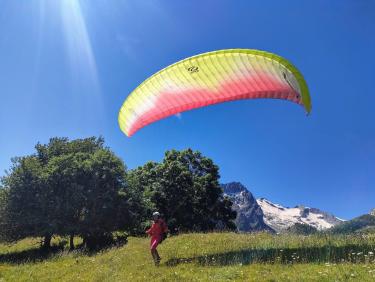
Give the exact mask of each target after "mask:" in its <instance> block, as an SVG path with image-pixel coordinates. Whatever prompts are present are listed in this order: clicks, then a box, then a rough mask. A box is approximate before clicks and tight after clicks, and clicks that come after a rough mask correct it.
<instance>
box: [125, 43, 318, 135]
mask: <svg viewBox="0 0 375 282" xmlns="http://www.w3.org/2000/svg"><path fill="white" fill-rule="evenodd" d="M258 98H271V99H283V100H288V101H291V102H294V103H296V104H299V105H301V106H303V107H304V108H305V110H306V112H307V113H310V111H311V102H310V95H309V90H308V88H307V84H306V82H305V79H304V78H303V76H302V74H301V73H300V72H299V71H298V70H297V69H296V67H294V66H293V65H292V64H291V63H290V62H288V61H287V60H286V59H284V58H282V57H280V56H278V55H275V54H272V53H269V52H265V51H259V50H251V49H226V50H219V51H213V52H208V53H203V54H199V55H196V56H193V57H190V58H186V59H184V60H182V61H179V62H177V63H175V64H172V65H170V66H168V67H166V68H164V69H162V70H161V71H159V72H157V73H155V74H154V75H152V76H151V77H149V78H148V79H146V80H145V81H144V82H143V83H141V84H140V85H139V86H138V87H137V88H136V89H135V90H134V91H133V92H132V93H131V94H130V95H129V96H128V97H127V99H126V100H125V102H124V104H123V105H122V107H121V109H120V112H119V116H118V121H119V125H120V128H121V130H122V131H123V132H124V133H125V134H126V135H127V136H131V135H133V134H134V133H135V132H136V131H138V130H139V129H141V128H142V127H144V126H146V125H148V124H150V123H153V122H155V121H158V120H160V119H163V118H166V117H169V116H171V115H175V114H178V113H181V112H184V111H188V110H191V109H195V108H199V107H204V106H208V105H212V104H217V103H222V102H226V101H233V100H240V99H258Z"/></svg>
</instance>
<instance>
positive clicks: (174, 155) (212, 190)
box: [127, 149, 236, 232]
mask: <svg viewBox="0 0 375 282" xmlns="http://www.w3.org/2000/svg"><path fill="white" fill-rule="evenodd" d="M219 177H220V176H219V169H218V167H217V166H216V165H215V164H214V163H213V161H212V160H211V159H209V158H207V157H204V156H202V154H201V153H199V152H197V151H195V152H193V151H192V150H191V149H188V150H184V151H176V150H171V151H167V152H166V153H165V157H164V159H163V161H162V162H161V163H154V162H149V163H147V164H145V165H144V166H142V167H139V168H137V169H134V170H132V171H130V172H129V173H128V178H127V180H128V181H127V182H128V185H129V187H130V191H132V192H133V196H134V197H136V198H137V199H142V201H141V203H142V205H143V207H144V208H143V209H144V210H145V213H144V214H143V216H144V217H142V218H140V220H141V221H142V222H141V225H142V224H145V223H146V224H147V221H146V220H147V217H146V216H148V217H149V216H150V214H151V211H153V210H158V211H160V212H161V213H162V214H163V215H164V216H165V218H166V220H167V222H168V226H169V228H170V230H171V231H172V232H178V231H207V230H213V229H215V228H217V226H218V225H221V226H222V228H227V229H234V228H235V225H234V223H233V220H234V219H235V217H236V213H235V212H233V211H232V209H231V206H232V202H231V201H230V200H228V199H226V198H223V191H222V189H221V187H220V185H219V182H218V180H219Z"/></svg>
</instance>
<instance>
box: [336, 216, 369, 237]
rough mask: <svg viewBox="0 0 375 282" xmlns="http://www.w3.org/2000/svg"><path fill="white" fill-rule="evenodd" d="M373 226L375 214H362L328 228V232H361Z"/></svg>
mask: <svg viewBox="0 0 375 282" xmlns="http://www.w3.org/2000/svg"><path fill="white" fill-rule="evenodd" d="M374 227H375V215H372V214H364V215H361V216H359V217H356V218H353V219H352V220H348V221H346V222H343V223H341V224H339V225H336V226H335V227H333V228H331V229H329V232H332V233H336V234H350V233H353V232H361V231H362V230H363V231H365V232H368V231H369V229H373V228H374Z"/></svg>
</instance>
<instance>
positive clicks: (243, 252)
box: [0, 233, 375, 281]
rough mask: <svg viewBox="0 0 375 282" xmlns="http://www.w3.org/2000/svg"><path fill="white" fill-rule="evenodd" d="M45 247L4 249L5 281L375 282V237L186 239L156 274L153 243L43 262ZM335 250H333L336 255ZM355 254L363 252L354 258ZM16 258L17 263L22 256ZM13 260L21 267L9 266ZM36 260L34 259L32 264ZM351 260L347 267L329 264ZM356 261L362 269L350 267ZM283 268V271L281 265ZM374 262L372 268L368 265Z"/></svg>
mask: <svg viewBox="0 0 375 282" xmlns="http://www.w3.org/2000/svg"><path fill="white" fill-rule="evenodd" d="M35 243H37V240H24V241H22V242H20V243H18V244H16V245H12V246H6V245H0V281H228V280H236V281H337V280H338V281H347V280H349V279H351V278H355V279H357V280H358V281H373V279H374V278H375V263H374V258H373V256H370V257H369V256H368V257H367V258H365V256H364V254H370V252H373V250H374V249H375V237H371V236H370V237H367V239H366V241H363V239H361V238H357V237H334V238H330V237H327V236H321V237H319V236H310V237H299V236H290V235H288V236H284V235H282V236H273V235H270V234H264V233H259V234H235V233H210V234H185V235H179V236H175V237H171V238H168V239H167V241H165V243H163V244H162V245H161V246H160V247H159V253H160V255H161V256H162V258H163V260H162V264H161V266H160V267H155V266H154V265H153V264H152V261H151V257H150V254H149V239H147V238H129V242H128V244H127V245H125V246H123V247H120V248H112V249H108V250H105V251H102V252H99V253H96V254H91V255H87V254H84V253H81V252H79V251H76V252H71V253H69V252H67V251H63V252H59V253H55V254H54V255H51V256H49V257H48V258H44V259H41V260H40V261H36V262H32V261H29V262H27V261H26V262H25V261H23V263H21V262H22V261H21V260H20V259H21V258H23V259H27V256H30V255H31V254H33V253H34V254H35V250H34V249H33V248H35V247H36V245H35ZM328 246H329V247H328ZM351 252H356V253H357V254H361V253H362V254H361V255H358V256H357V255H356V256H355V257H352V255H351ZM15 254H16V256H15ZM12 256H13V259H14V258H16V260H13V262H10V261H7V259H9V258H10V257H12ZM29 259H31V258H29ZM342 259H345V261H346V263H343V264H342V263H335V264H327V263H326V262H330V261H332V262H336V261H341V260H342ZM350 261H352V262H355V263H349V262H350ZM275 262H276V263H275ZM361 262H366V264H364V263H361Z"/></svg>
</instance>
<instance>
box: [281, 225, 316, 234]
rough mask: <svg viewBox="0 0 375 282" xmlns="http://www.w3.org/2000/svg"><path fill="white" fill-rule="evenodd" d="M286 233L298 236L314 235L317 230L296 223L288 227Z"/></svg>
mask: <svg viewBox="0 0 375 282" xmlns="http://www.w3.org/2000/svg"><path fill="white" fill-rule="evenodd" d="M286 232H289V233H293V234H298V235H310V234H315V233H317V232H318V230H317V229H316V228H315V227H313V226H311V225H308V224H303V223H296V224H294V225H292V226H291V227H289V228H288V229H287V230H286Z"/></svg>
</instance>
